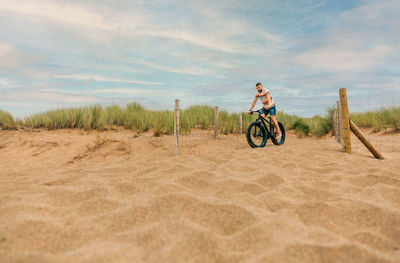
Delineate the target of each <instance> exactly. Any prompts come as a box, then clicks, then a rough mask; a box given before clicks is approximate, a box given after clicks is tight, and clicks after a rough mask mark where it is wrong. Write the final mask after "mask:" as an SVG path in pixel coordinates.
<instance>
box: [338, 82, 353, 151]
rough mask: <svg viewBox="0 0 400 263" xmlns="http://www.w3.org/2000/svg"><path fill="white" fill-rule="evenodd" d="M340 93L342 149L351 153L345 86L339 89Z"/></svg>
mask: <svg viewBox="0 0 400 263" xmlns="http://www.w3.org/2000/svg"><path fill="white" fill-rule="evenodd" d="M339 95H340V111H341V118H342V130H341V132H342V139H343V149H344V151H345V152H347V153H351V137H350V121H349V108H348V104H347V93H346V89H345V88H341V89H340V90H339Z"/></svg>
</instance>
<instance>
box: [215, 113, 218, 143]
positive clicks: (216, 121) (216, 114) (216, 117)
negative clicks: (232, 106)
mask: <svg viewBox="0 0 400 263" xmlns="http://www.w3.org/2000/svg"><path fill="white" fill-rule="evenodd" d="M217 137H218V106H216V107H215V111H214V139H217Z"/></svg>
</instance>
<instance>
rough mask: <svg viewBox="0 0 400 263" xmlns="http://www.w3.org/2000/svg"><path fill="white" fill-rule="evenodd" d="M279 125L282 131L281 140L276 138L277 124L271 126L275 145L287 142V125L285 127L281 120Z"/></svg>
mask: <svg viewBox="0 0 400 263" xmlns="http://www.w3.org/2000/svg"><path fill="white" fill-rule="evenodd" d="M278 125H279V129H281V132H282V137H281V138H280V140H277V139H276V138H275V131H276V128H275V125H271V126H272V127H271V134H272V136H271V140H272V142H273V143H274V144H275V145H281V144H283V143H284V142H285V139H286V132H285V127H284V126H283V124H282V123H281V122H279V121H278Z"/></svg>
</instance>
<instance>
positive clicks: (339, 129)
mask: <svg viewBox="0 0 400 263" xmlns="http://www.w3.org/2000/svg"><path fill="white" fill-rule="evenodd" d="M336 105H337V114H336V123H337V134H338V136H337V142H338V143H340V144H342V120H341V116H342V111H341V110H340V102H339V101H336Z"/></svg>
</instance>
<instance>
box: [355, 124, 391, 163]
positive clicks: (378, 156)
mask: <svg viewBox="0 0 400 263" xmlns="http://www.w3.org/2000/svg"><path fill="white" fill-rule="evenodd" d="M350 128H351V131H352V132H353V133H354V134H355V135H356V136H357V138H358V139H359V140H360V141H361V142H362V143H363V144H364V145H365V147H367V149H368V150H369V151H370V152H371V153H372V154H373V155H374V156H375V158H376V159H381V160H383V159H384V158H383V156H382V154H380V152H379V151H378V150H377V149H376V148H375V147H374V146H373V145H372V143H370V142H369V141H368V140H367V138H365V136H364V134H363V133H362V132H361V131H360V129H359V128H358V127H357V125H355V124H354V122H353V121H352V120H350Z"/></svg>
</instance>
